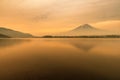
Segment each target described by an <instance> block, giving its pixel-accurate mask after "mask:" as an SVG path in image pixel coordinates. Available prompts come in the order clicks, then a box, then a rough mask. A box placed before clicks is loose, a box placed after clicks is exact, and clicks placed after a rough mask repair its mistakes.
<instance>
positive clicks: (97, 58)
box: [0, 38, 120, 80]
mask: <svg viewBox="0 0 120 80" xmlns="http://www.w3.org/2000/svg"><path fill="white" fill-rule="evenodd" d="M119 46H120V39H62V38H61V39H10V40H9V39H2V40H1V39H0V80H120V76H119V74H120V62H119V61H120V47H119Z"/></svg>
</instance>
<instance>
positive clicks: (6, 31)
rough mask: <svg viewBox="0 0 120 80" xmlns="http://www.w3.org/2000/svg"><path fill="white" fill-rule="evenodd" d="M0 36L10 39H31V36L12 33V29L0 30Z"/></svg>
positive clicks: (17, 32) (16, 32)
mask: <svg viewBox="0 0 120 80" xmlns="http://www.w3.org/2000/svg"><path fill="white" fill-rule="evenodd" d="M0 34H3V35H6V36H9V37H12V38H30V37H33V36H32V35H31V34H27V33H22V32H19V31H14V30H12V29H7V28H2V27H1V28H0Z"/></svg>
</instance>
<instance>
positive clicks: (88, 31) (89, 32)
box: [57, 24, 111, 36]
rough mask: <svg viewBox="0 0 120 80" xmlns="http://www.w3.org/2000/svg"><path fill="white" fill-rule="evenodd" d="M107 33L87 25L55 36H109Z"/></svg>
mask: <svg viewBox="0 0 120 80" xmlns="http://www.w3.org/2000/svg"><path fill="white" fill-rule="evenodd" d="M109 34H111V33H110V32H108V31H105V30H101V29H98V28H95V27H93V26H91V25H89V24H83V25H81V26H78V27H76V28H75V29H73V30H70V31H67V32H63V33H60V34H57V36H97V35H109Z"/></svg>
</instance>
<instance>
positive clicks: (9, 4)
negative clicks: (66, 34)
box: [0, 0, 120, 35]
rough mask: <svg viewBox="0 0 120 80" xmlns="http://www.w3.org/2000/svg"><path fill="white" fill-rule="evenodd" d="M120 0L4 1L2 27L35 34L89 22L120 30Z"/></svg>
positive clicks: (0, 9) (1, 2) (0, 16)
mask: <svg viewBox="0 0 120 80" xmlns="http://www.w3.org/2000/svg"><path fill="white" fill-rule="evenodd" d="M119 4H120V0H0V26H1V27H7V28H11V29H15V30H18V31H23V32H27V33H32V34H34V35H41V34H49V33H56V32H61V31H67V30H71V29H73V28H75V27H77V26H79V25H81V24H84V23H89V24H92V25H93V26H95V27H98V28H102V29H108V30H115V31H120V9H119V8H120V5H119Z"/></svg>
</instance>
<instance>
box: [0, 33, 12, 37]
mask: <svg viewBox="0 0 120 80" xmlns="http://www.w3.org/2000/svg"><path fill="white" fill-rule="evenodd" d="M0 38H10V37H9V36H6V35H3V34H0Z"/></svg>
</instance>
